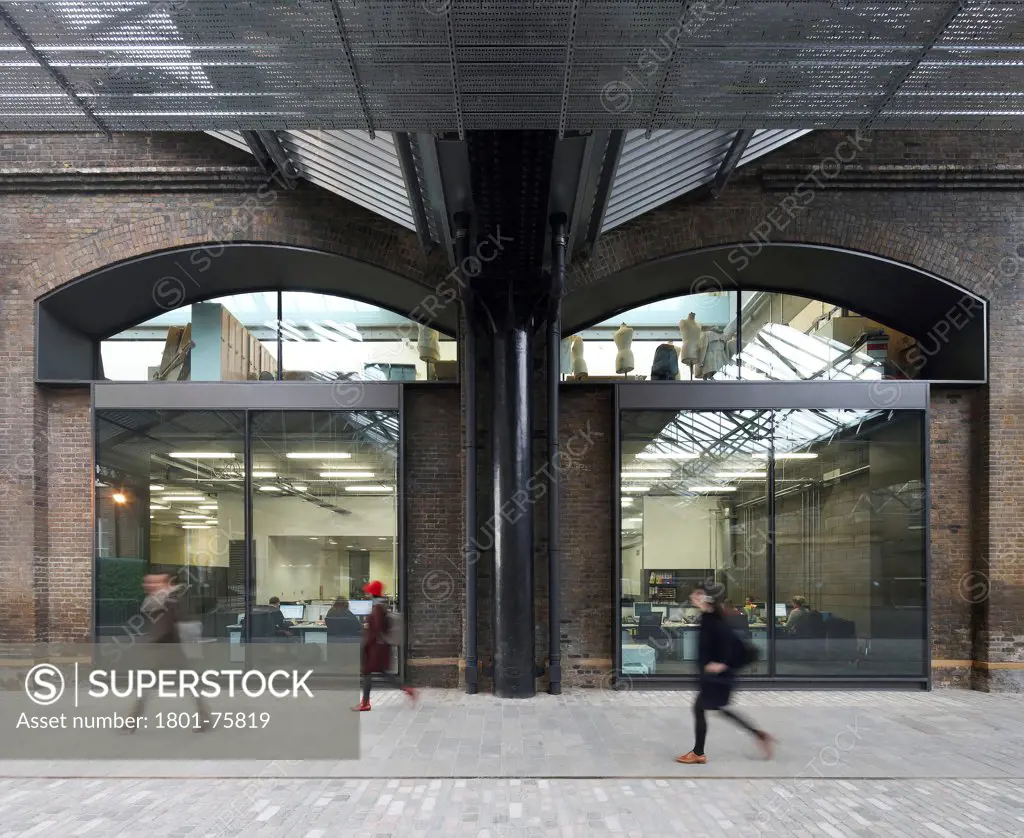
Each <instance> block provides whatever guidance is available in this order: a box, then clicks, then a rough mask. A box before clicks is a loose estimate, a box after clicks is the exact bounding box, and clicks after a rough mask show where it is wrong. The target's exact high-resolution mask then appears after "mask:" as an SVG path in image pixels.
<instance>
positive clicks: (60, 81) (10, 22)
mask: <svg viewBox="0 0 1024 838" xmlns="http://www.w3.org/2000/svg"><path fill="white" fill-rule="evenodd" d="M0 20H2V21H3V22H4V23H5V24H7V28H8V29H10V30H11V33H12V34H13V35H14V37H15V38H17V40H18V43H20V44H21V45H22V47H24V48H25V51H26V52H27V53H28V54H29V55H31V56H32V57H33V58H34V59H35V60H36V62H37V63H38V64H39V66H40V67H42V68H43V69H44V70H45V71H46V72H47V73H48V74H49V75H50V78H52V79H53V80H54V82H56V84H57V86H58V87H59V88H60V89H61V90H62V91H64V93H65V94H66V95H67V97H68V98H69V99H70V100H71V101H72V102H74V103H75V105H76V106H77V107H78V109H79V110H80V111H82V113H84V114H85V115H86V116H87V117H88V118H89V121H90V122H92V123H93V125H95V126H96V127H97V128H99V129H100V131H102V132H103V134H104V136H105V137H106V138H107V139H108V140H109V139H110V138H111V134H110V129H109V128H108V127H107V126H106V123H104V122H103V120H102V119H100V118H99V117H98V116H96V113H95V112H94V111H93V109H92V108H90V107H89V106H88V105H87V104H86V103H85V102H84V101H82V98H81V97H80V96H79V95H78V94H77V93H76V92H75V88H74V87H72V85H71V82H69V81H68V80H67V79H66V78H65V77H64V74H63V73H62V72H61V71H60V70H58V69H56V68H55V67H53V66H51V65H50V62H49V61H47V60H46V58H44V57H43V54H42V53H41V52H39V50H37V49H36V47H35V44H33V43H32V39H31V38H30V37H29V35H28V33H27V32H26V31H25V30H24V29H22V28H21V26H20V25H19V24H18V22H17V21H16V20H15V19H14V18H13V17H11V13H10V12H8V11H7V9H5V8H4V7H3V6H2V5H0Z"/></svg>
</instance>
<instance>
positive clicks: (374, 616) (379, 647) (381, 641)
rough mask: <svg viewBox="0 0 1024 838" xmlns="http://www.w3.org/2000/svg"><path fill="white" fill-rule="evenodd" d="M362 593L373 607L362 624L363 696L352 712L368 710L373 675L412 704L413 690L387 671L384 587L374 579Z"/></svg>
mask: <svg viewBox="0 0 1024 838" xmlns="http://www.w3.org/2000/svg"><path fill="white" fill-rule="evenodd" d="M363 591H364V592H365V593H368V594H369V595H370V596H371V597H373V608H372V609H371V610H370V616H369V617H367V618H366V625H365V627H364V628H363V648H362V666H361V669H362V676H363V697H362V700H361V701H360V702H359V704H358V706H356V707H354V708H353V709H355V710H360V711H366V710H369V709H370V685H371V683H372V682H373V676H374V673H376V674H379V675H382V676H383V677H384V678H385V679H386V680H388V681H390V682H391V683H393V684H394V685H395V686H396V687H398V688H399V689H401V690H402V692H404V693H405V694H406V695H407V696H409V698H410V699H412V700H413V701H415V700H416V690H415V689H413V688H412V687H410V686H408V685H406V684H403V683H401V682H400V681H399V680H398V678H397V677H395V676H394V675H392V674H391V673H390V672H388V670H389V669H390V668H391V645H390V644H389V643H388V642H387V639H386V635H387V632H388V628H389V626H390V624H391V619H390V617H388V606H387V600H385V599H384V585H383V583H381V582H379V581H378V580H376V579H374V580H373V581H372V582H369V583H367V584H366V585H365V586H364V587H363Z"/></svg>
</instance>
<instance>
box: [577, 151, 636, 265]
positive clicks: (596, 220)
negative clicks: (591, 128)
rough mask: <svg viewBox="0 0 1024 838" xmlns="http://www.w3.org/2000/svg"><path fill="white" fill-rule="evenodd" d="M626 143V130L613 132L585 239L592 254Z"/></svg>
mask: <svg viewBox="0 0 1024 838" xmlns="http://www.w3.org/2000/svg"><path fill="white" fill-rule="evenodd" d="M625 144H626V132H625V131H612V132H611V135H610V136H609V137H608V146H607V148H606V149H605V152H604V160H603V161H602V164H601V177H600V179H599V180H598V184H597V191H596V192H595V194H594V204H593V207H592V208H591V211H590V224H589V226H588V228H587V234H586V239H585V244H586V246H587V248H588V249H589V252H590V255H591V256H593V255H594V252H595V251H596V250H597V240H598V239H599V238H600V237H601V230H602V228H603V227H604V219H605V215H607V213H608V204H609V202H610V201H611V197H612V188H613V187H614V185H615V173H616V172H617V171H618V170H619V158H620V157H622V149H623V146H625Z"/></svg>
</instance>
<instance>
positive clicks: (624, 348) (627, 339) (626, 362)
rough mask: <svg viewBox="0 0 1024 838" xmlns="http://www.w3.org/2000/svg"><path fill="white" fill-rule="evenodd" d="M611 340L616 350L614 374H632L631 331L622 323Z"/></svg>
mask: <svg viewBox="0 0 1024 838" xmlns="http://www.w3.org/2000/svg"><path fill="white" fill-rule="evenodd" d="M612 340H614V341H615V348H616V349H617V350H618V352H616V353H615V373H616V374H617V375H625V374H626V373H627V372H632V371H633V350H632V349H630V346H632V344H633V330H632V329H631V328H629V326H627V325H626V324H625V323H623V324H622V325H621V326H619V328H618V329H616V330H615V334H614V335H612Z"/></svg>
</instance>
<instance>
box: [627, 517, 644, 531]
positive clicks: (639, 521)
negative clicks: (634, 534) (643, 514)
mask: <svg viewBox="0 0 1024 838" xmlns="http://www.w3.org/2000/svg"><path fill="white" fill-rule="evenodd" d="M643 523H644V519H643V518H623V519H622V526H623V528H624V529H635V528H637V527H641V526H643Z"/></svg>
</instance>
